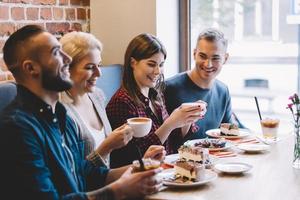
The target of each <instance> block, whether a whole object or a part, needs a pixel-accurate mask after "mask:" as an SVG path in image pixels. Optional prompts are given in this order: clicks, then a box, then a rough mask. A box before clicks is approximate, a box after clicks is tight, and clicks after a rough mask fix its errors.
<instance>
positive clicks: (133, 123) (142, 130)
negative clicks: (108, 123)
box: [127, 117, 152, 137]
mask: <svg viewBox="0 0 300 200" xmlns="http://www.w3.org/2000/svg"><path fill="white" fill-rule="evenodd" d="M127 124H128V125H129V126H130V127H131V128H132V130H133V137H144V136H146V135H147V134H148V133H149V132H150V130H151V127H152V120H151V119H150V118H147V117H134V118H130V119H127Z"/></svg>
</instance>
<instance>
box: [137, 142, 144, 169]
mask: <svg viewBox="0 0 300 200" xmlns="http://www.w3.org/2000/svg"><path fill="white" fill-rule="evenodd" d="M135 148H136V149H137V152H138V160H139V163H140V169H141V171H145V165H144V162H143V159H142V158H143V156H142V153H141V150H140V148H139V147H138V145H137V144H135Z"/></svg>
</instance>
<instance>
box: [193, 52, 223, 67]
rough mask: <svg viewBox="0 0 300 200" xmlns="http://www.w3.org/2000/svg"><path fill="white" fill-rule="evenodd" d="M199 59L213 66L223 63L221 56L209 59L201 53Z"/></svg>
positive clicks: (198, 55)
mask: <svg viewBox="0 0 300 200" xmlns="http://www.w3.org/2000/svg"><path fill="white" fill-rule="evenodd" d="M197 57H198V58H199V60H201V61H203V62H206V61H208V62H209V63H211V64H212V65H216V64H220V63H221V62H222V61H223V57H222V56H220V55H214V56H212V57H211V58H209V57H208V56H207V55H206V54H203V53H201V52H200V53H198V54H197Z"/></svg>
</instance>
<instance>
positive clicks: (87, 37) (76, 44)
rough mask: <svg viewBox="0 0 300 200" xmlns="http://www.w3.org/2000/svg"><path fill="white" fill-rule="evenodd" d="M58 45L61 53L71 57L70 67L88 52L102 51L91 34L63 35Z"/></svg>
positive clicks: (74, 33)
mask: <svg viewBox="0 0 300 200" xmlns="http://www.w3.org/2000/svg"><path fill="white" fill-rule="evenodd" d="M60 43H61V44H62V49H63V51H64V52H66V53H67V54H68V55H69V56H71V57H72V63H71V64H70V67H72V66H73V64H74V63H77V62H79V61H80V60H81V59H82V58H84V57H85V56H86V55H87V54H88V53H89V52H90V50H92V49H98V50H99V51H100V53H101V51H102V43H101V42H100V41H99V40H98V39H97V38H96V37H95V36H94V35H92V34H91V33H85V32H76V31H73V32H70V33H67V34H65V35H64V36H63V37H62V38H61V39H60Z"/></svg>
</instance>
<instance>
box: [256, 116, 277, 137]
mask: <svg viewBox="0 0 300 200" xmlns="http://www.w3.org/2000/svg"><path fill="white" fill-rule="evenodd" d="M260 125H261V129H262V133H263V137H264V138H265V139H273V140H276V138H277V132H278V127H279V119H273V118H265V119H263V120H261V121H260Z"/></svg>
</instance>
